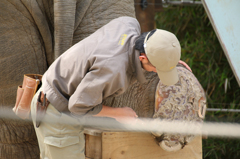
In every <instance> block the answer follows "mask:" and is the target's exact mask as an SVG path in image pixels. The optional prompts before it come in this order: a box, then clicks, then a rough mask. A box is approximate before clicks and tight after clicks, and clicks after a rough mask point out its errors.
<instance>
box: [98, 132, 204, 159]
mask: <svg viewBox="0 0 240 159" xmlns="http://www.w3.org/2000/svg"><path fill="white" fill-rule="evenodd" d="M159 158H161V159H174V158H177V159H202V138H201V137H200V136H199V137H196V138H195V139H194V140H193V141H192V142H191V143H190V144H189V145H186V146H185V147H184V149H182V150H179V151H177V152H167V151H164V150H162V149H161V147H159V146H158V145H157V143H156V142H155V140H154V138H153V136H152V135H151V134H149V133H138V132H103V133H102V159H159Z"/></svg>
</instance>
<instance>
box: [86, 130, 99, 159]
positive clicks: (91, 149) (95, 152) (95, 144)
mask: <svg viewBox="0 0 240 159" xmlns="http://www.w3.org/2000/svg"><path fill="white" fill-rule="evenodd" d="M85 156H86V158H91V159H101V158H102V136H93V135H88V134H85Z"/></svg>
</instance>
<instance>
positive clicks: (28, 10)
mask: <svg viewBox="0 0 240 159" xmlns="http://www.w3.org/2000/svg"><path fill="white" fill-rule="evenodd" d="M120 16H130V17H135V10H134V0H121V1H119V0H67V1H66V0H1V1H0V17H1V19H0V41H1V42H0V55H1V56H0V67H1V69H0V77H1V80H0V111H1V109H9V110H11V109H12V108H13V106H14V104H15V98H16V90H17V86H18V85H20V84H21V82H22V79H23V74H29V73H35V74H43V73H44V72H45V71H46V70H47V68H48V67H49V66H50V65H51V63H52V62H53V61H54V59H56V58H57V57H59V56H60V55H61V54H62V53H63V52H64V51H66V50H67V49H68V48H70V47H71V46H72V45H74V44H76V43H77V42H79V41H80V40H82V39H84V38H85V37H87V36H89V35H90V34H91V33H93V32H94V31H96V30H97V29H98V28H100V27H101V26H103V25H104V24H106V23H108V22H109V21H110V20H112V19H114V18H117V17H120ZM145 76H146V79H147V82H146V83H144V84H140V83H138V82H137V81H132V84H131V86H130V87H129V88H128V90H127V91H126V92H125V93H124V94H122V95H120V96H117V97H114V98H113V97H109V98H108V99H106V100H105V101H103V104H105V105H109V106H112V107H123V106H129V107H131V108H132V109H133V110H134V111H136V113H137V114H138V116H139V117H144V118H152V117H153V116H154V115H156V114H158V110H157V109H156V106H155V105H156V99H155V94H156V90H157V88H158V84H159V82H160V81H159V78H158V76H157V74H156V73H153V72H145ZM195 80H196V79H195ZM199 87H200V86H199ZM201 96H204V95H203V91H202V89H201ZM12 115H14V113H12ZM0 158H1V159H6V158H7V159H15V158H24V159H28V158H30V159H34V158H39V148H38V143H37V139H36V135H35V131H34V128H33V125H32V123H30V122H26V121H23V120H20V119H19V120H9V119H1V118H0Z"/></svg>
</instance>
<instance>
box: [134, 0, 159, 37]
mask: <svg viewBox="0 0 240 159" xmlns="http://www.w3.org/2000/svg"><path fill="white" fill-rule="evenodd" d="M141 2H142V0H135V12H136V18H137V20H138V21H139V23H140V25H141V32H142V33H143V32H148V31H151V30H153V29H155V28H156V24H155V20H154V17H155V12H156V11H161V10H162V6H161V5H160V4H161V3H162V1H161V0H146V2H147V3H148V5H147V7H146V8H145V9H143V8H142V7H141Z"/></svg>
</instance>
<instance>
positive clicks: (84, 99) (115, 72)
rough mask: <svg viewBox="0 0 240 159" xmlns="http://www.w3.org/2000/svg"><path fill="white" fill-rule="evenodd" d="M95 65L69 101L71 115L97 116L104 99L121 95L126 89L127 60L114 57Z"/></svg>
mask: <svg viewBox="0 0 240 159" xmlns="http://www.w3.org/2000/svg"><path fill="white" fill-rule="evenodd" d="M95 63H96V64H95V65H93V67H92V68H91V69H90V71H89V72H88V73H87V74H86V75H85V77H84V78H83V79H82V81H81V82H80V84H79V85H78V87H77V89H76V91H75V92H74V93H73V94H72V96H71V97H70V99H69V105H68V109H69V110H70V112H71V113H73V114H76V115H84V114H91V115H94V114H98V113H99V112H100V111H101V109H102V104H101V103H102V100H103V99H104V98H106V97H109V96H111V95H114V94H121V93H123V92H124V91H125V90H126V88H127V87H128V83H129V82H128V78H127V74H126V70H127V67H128V61H127V58H123V57H114V58H109V59H107V60H100V61H98V62H95Z"/></svg>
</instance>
